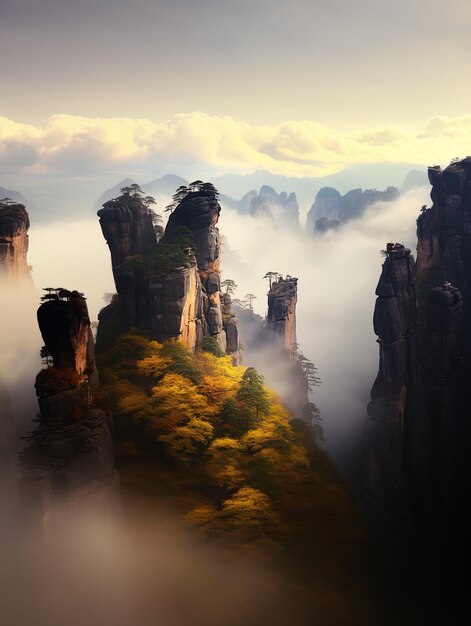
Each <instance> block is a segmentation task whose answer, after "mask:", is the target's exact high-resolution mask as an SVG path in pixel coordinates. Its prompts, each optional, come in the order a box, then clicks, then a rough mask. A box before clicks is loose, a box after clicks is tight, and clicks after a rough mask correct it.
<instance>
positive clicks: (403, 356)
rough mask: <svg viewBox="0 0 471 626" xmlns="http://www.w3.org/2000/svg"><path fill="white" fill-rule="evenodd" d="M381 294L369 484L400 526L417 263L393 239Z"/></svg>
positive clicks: (412, 388)
mask: <svg viewBox="0 0 471 626" xmlns="http://www.w3.org/2000/svg"><path fill="white" fill-rule="evenodd" d="M376 295H377V296H378V297H377V299H376V304H375V310H374V317H373V325H374V331H375V333H376V335H377V336H378V343H379V372H378V376H377V377H376V380H375V382H374V385H373V388H372V390H371V402H370V404H369V405H368V414H369V416H370V418H371V421H370V422H368V424H367V428H366V434H367V440H368V444H367V454H366V464H367V469H366V480H365V489H366V491H367V493H368V495H369V496H370V498H372V499H373V500H374V502H375V503H376V506H378V507H380V508H381V509H388V510H391V511H394V519H393V520H390V523H391V524H392V525H394V527H395V528H400V526H401V524H404V523H405V522H404V519H403V518H404V516H406V515H407V498H408V485H407V478H406V476H405V474H404V472H405V468H404V464H405V457H406V451H407V448H408V445H412V444H411V442H410V441H406V437H405V429H406V406H408V401H409V402H410V400H411V398H412V397H414V396H415V393H416V384H417V302H416V291H415V264H414V259H413V257H412V255H411V253H410V250H409V249H408V248H404V246H402V245H399V244H395V245H394V246H393V245H392V244H388V246H387V257H386V260H385V261H384V264H383V268H382V272H381V276H380V279H379V282H378V286H377V287H376Z"/></svg>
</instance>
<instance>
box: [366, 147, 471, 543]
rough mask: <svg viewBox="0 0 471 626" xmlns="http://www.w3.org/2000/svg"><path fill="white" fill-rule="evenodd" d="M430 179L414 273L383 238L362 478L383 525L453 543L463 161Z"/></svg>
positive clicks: (466, 278) (470, 325) (468, 355)
mask: <svg viewBox="0 0 471 626" xmlns="http://www.w3.org/2000/svg"><path fill="white" fill-rule="evenodd" d="M429 179H430V183H431V185H432V190H431V199H432V206H431V207H430V208H427V207H426V206H424V207H422V209H421V212H420V215H419V218H418V220H417V273H416V278H415V279H414V270H413V262H412V261H410V260H409V259H410V256H411V255H410V254H409V252H408V251H407V250H402V249H401V248H402V247H401V246H398V245H397V244H396V245H395V246H393V245H392V244H389V245H388V249H387V255H388V257H387V259H386V261H385V263H384V266H383V272H382V275H381V279H380V282H379V284H378V290H377V295H378V300H377V304H376V308H375V317H374V327H375V332H376V333H377V335H378V336H379V343H380V368H379V374H378V377H377V379H376V381H375V384H374V385H373V389H372V393H371V397H372V402H371V403H370V405H369V407H368V413H369V415H370V417H371V420H370V421H369V422H368V426H367V432H368V437H369V443H368V445H367V450H368V452H367V457H368V461H367V466H368V469H367V471H366V475H367V480H366V483H367V484H368V486H367V491H368V493H369V495H370V496H372V497H373V498H374V499H375V500H376V502H377V503H379V504H380V505H381V507H382V509H383V512H384V513H385V517H386V518H387V519H388V522H389V523H390V524H391V528H394V527H395V528H396V529H397V527H398V525H399V524H398V523H397V520H398V516H399V514H398V511H400V513H401V515H402V518H401V519H402V522H404V520H405V519H407V520H408V528H409V530H408V536H409V538H411V537H412V538H413V536H414V535H413V533H414V532H416V531H417V529H418V528H419V527H421V528H422V530H421V533H422V537H429V538H430V537H431V538H432V540H433V541H437V542H441V543H444V542H445V543H449V545H450V546H452V547H451V549H452V550H454V549H455V547H456V546H458V545H459V542H460V541H461V540H462V538H463V536H464V534H465V533H466V532H467V531H466V530H465V528H464V525H463V522H462V518H463V515H464V511H465V510H466V507H467V506H469V502H468V499H469V497H468V495H466V496H463V494H468V493H469V485H470V482H471V464H470V463H469V450H468V444H467V443H465V442H468V441H469V439H470V437H471V423H470V420H469V415H470V406H471V401H470V394H469V389H468V381H469V379H470V376H471V367H470V364H471V306H470V304H471V303H470V298H471V289H470V288H469V286H470V284H471V158H466V159H464V160H462V161H457V162H454V163H452V164H451V165H450V166H449V167H447V168H446V169H445V170H444V171H442V170H441V168H440V167H439V166H434V167H431V168H429ZM416 301H417V306H416ZM394 518H395V520H396V523H394V521H393V519H394ZM405 528H406V526H405V525H404V524H403V526H402V530H403V531H404V529H405ZM406 534H407V533H406ZM416 538H417V535H416ZM453 546H455V547H453Z"/></svg>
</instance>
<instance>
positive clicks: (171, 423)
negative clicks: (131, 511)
mask: <svg viewBox="0 0 471 626" xmlns="http://www.w3.org/2000/svg"><path fill="white" fill-rule="evenodd" d="M211 352H212V351H211V350H210V351H203V352H199V353H196V354H193V353H191V352H190V351H188V350H187V349H186V348H185V347H184V346H183V344H181V343H179V342H170V343H165V344H160V343H157V342H155V341H149V340H148V339H147V338H146V337H145V336H144V335H143V334H141V333H138V332H137V331H136V332H132V333H128V334H125V335H123V336H121V337H120V338H119V339H118V340H117V341H116V342H115V343H114V345H112V346H109V347H108V348H106V349H105V350H104V351H102V352H101V353H100V355H99V365H100V375H101V380H102V382H103V384H104V386H105V388H106V389H107V391H108V392H109V393H110V395H111V398H112V404H113V413H114V416H115V423H116V427H117V442H118V450H117V453H118V464H119V469H120V472H121V476H122V482H123V486H124V488H125V490H126V491H128V492H129V493H131V492H133V493H134V496H136V494H139V495H140V496H144V495H145V496H146V497H147V498H150V499H151V500H152V499H153V498H156V499H161V498H170V499H171V502H172V505H173V506H176V507H177V508H178V509H179V510H180V511H181V513H182V514H183V515H184V516H185V518H186V520H187V522H188V523H190V524H192V525H194V526H197V527H198V528H199V529H200V530H201V532H203V533H204V534H205V535H207V536H210V537H213V538H218V539H221V538H223V539H225V540H228V541H229V542H230V543H234V542H235V543H236V544H241V543H242V544H246V543H247V542H248V543H249V544H250V543H251V544H257V545H265V544H266V543H267V542H268V544H269V545H272V544H273V542H274V543H275V544H277V545H283V544H285V543H286V542H293V541H295V542H297V541H299V542H301V543H304V544H305V542H307V544H308V545H312V544H322V543H325V542H328V543H330V542H335V543H337V542H347V543H348V542H352V540H354V535H355V533H356V530H355V521H354V519H355V516H354V513H353V510H352V505H351V502H350V500H349V496H348V494H347V492H346V490H345V488H344V487H343V486H342V485H341V484H340V482H339V481H338V479H337V477H336V476H335V474H334V471H333V470H332V468H331V466H330V464H329V462H328V461H327V459H326V457H325V455H324V454H323V453H322V452H321V451H320V449H319V448H318V446H317V444H316V442H315V438H314V436H313V433H312V430H311V429H310V428H309V427H308V426H307V425H306V424H305V423H303V422H302V421H301V420H298V419H293V417H292V415H291V414H290V413H289V412H288V410H287V409H286V408H285V407H284V406H283V404H282V402H281V400H280V398H279V397H278V396H277V395H276V394H275V393H274V392H272V391H271V390H269V389H268V388H266V387H265V386H264V384H263V378H262V377H261V376H260V375H259V374H258V373H257V372H256V370H254V369H253V368H244V367H233V365H232V363H231V359H230V357H226V356H222V357H221V356H216V355H215V354H213V353H211Z"/></svg>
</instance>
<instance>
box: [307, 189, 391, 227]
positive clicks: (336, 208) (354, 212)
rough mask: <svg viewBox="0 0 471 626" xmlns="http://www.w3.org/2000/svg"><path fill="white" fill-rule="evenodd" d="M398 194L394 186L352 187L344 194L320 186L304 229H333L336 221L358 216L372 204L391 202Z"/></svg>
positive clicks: (345, 220)
mask: <svg viewBox="0 0 471 626" xmlns="http://www.w3.org/2000/svg"><path fill="white" fill-rule="evenodd" d="M398 196H399V190H398V189H397V188H396V187H388V188H387V189H385V190H384V191H378V190H377V189H365V190H363V189H352V190H350V191H348V192H347V193H346V194H345V195H344V196H342V195H341V194H340V193H339V192H338V191H337V190H336V189H334V188H333V187H322V189H320V190H319V191H318V193H317V195H316V198H315V200H314V204H313V205H312V206H311V208H310V209H309V212H308V214H307V221H306V231H307V232H308V233H309V234H312V233H313V232H314V231H325V230H328V229H335V228H337V227H338V225H339V224H338V222H340V223H344V222H348V221H349V220H352V219H356V218H357V217H360V216H361V215H362V214H363V213H364V212H365V210H366V209H367V208H368V207H369V206H371V205H372V204H375V203H376V202H391V201H392V200H395V199H396V198H397V197H398ZM320 220H323V221H320ZM319 226H320V227H319ZM326 227H327V228H326Z"/></svg>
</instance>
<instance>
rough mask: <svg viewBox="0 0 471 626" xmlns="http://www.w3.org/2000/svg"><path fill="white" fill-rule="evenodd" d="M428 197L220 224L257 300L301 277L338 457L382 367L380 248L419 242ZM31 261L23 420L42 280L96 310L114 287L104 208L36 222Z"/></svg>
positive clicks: (227, 273) (20, 338)
mask: <svg viewBox="0 0 471 626" xmlns="http://www.w3.org/2000/svg"><path fill="white" fill-rule="evenodd" d="M427 200H428V190H427V189H426V188H423V189H415V190H413V191H410V192H409V193H407V194H406V195H404V196H403V197H401V198H400V199H399V200H398V201H396V202H393V203H387V204H378V205H375V206H372V207H371V208H370V209H369V210H368V212H367V213H366V215H365V216H364V217H362V218H361V219H358V220H356V221H354V222H351V223H350V224H347V225H345V226H344V227H343V228H341V229H340V230H338V231H335V232H334V231H332V232H328V233H326V234H324V235H322V236H319V237H316V238H309V237H307V236H306V235H304V234H303V233H298V234H295V233H291V232H287V231H286V230H280V229H276V228H275V227H274V226H273V225H272V224H270V223H267V222H265V221H264V220H263V219H255V218H252V217H250V216H247V215H240V214H238V213H236V212H234V211H231V210H228V209H224V208H223V211H222V213H221V219H220V224H219V226H220V231H221V233H222V234H223V235H224V236H225V237H226V238H227V240H228V243H229V246H230V248H231V251H227V253H226V254H225V255H224V253H223V278H232V279H234V280H235V281H236V283H237V284H238V285H239V287H238V290H237V293H236V297H239V298H241V299H242V298H243V297H244V295H245V294H246V293H253V294H255V295H256V296H257V300H255V302H254V309H255V311H256V312H257V313H259V314H260V315H264V314H265V310H266V291H267V288H268V285H267V283H266V281H264V280H263V279H262V277H263V275H264V274H265V273H266V272H267V271H276V272H280V273H282V274H284V275H285V274H290V275H292V276H297V277H298V278H299V283H298V308H297V329H298V342H299V344H300V346H301V350H302V352H303V353H304V354H305V355H306V356H307V357H308V358H309V359H311V360H312V361H313V362H314V363H315V364H316V365H317V367H318V369H319V375H320V378H321V379H322V385H321V386H320V387H318V388H316V389H315V392H314V396H313V400H314V401H315V403H316V404H317V405H318V407H319V408H320V410H321V413H322V418H323V427H324V431H325V436H326V444H325V445H326V447H327V449H328V450H329V451H330V452H331V453H332V455H333V456H334V457H335V458H336V459H337V461H342V458H343V456H344V455H345V454H346V453H347V452H348V450H349V448H351V445H352V443H353V440H354V438H355V437H356V436H357V435H358V432H359V426H360V425H361V423H362V422H363V420H364V419H365V417H366V404H367V402H368V399H369V391H370V388H371V385H372V383H373V380H374V377H375V375H376V371H377V365H378V346H377V343H376V341H375V336H374V334H373V329H372V315H373V308H374V300H375V295H374V290H375V287H376V283H377V280H378V277H379V273H380V270H381V263H382V257H381V254H380V250H381V249H382V248H384V247H385V244H386V242H387V241H399V242H403V243H404V244H406V245H407V246H409V247H411V248H412V250H413V251H415V220H416V217H417V215H418V211H419V208H420V206H421V205H422V204H424V203H425V202H427ZM233 252H235V253H237V254H233ZM237 257H239V260H238V259H237ZM29 262H30V264H31V265H32V266H33V279H34V285H35V291H33V290H28V289H26V290H18V289H15V290H12V291H9V292H8V293H5V292H3V294H2V307H1V308H2V312H1V320H0V321H1V328H2V334H1V345H0V348H1V351H0V372H1V376H2V379H3V383H4V385H5V386H6V387H7V388H9V389H10V391H13V394H10V395H13V397H12V398H11V400H12V402H13V403H14V404H15V408H16V413H17V414H18V413H20V414H21V413H22V414H23V415H24V414H25V413H27V417H26V416H23V418H22V419H23V421H24V420H25V419H28V420H29V418H30V417H32V415H31V411H34V412H36V405H35V401H34V390H33V384H34V377H35V374H36V372H37V371H38V369H39V367H40V361H39V357H38V350H39V348H40V346H41V345H42V342H41V338H40V336H39V333H38V331H37V324H36V318H35V311H36V306H37V304H38V299H39V295H40V291H41V288H42V287H59V286H60V287H65V288H68V289H77V290H79V291H82V292H84V293H85V295H86V296H87V299H88V305H89V310H90V316H91V319H92V320H96V319H97V314H98V311H99V309H100V308H102V307H103V306H104V304H105V301H104V299H103V295H104V294H105V293H108V292H113V291H114V284H113V279H112V273H111V264H110V258H109V253H108V248H107V246H106V244H105V241H104V239H103V236H102V234H101V230H100V227H99V224H98V219H96V218H95V219H84V220H82V221H80V222H76V223H67V222H63V223H60V224H59V223H58V224H49V225H47V226H46V225H44V226H42V225H34V224H32V227H31V230H30V252H29ZM241 339H242V343H243V341H244V339H243V337H242V338H241ZM33 416H34V413H33ZM17 419H21V418H20V417H19V416H18V418H17Z"/></svg>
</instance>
